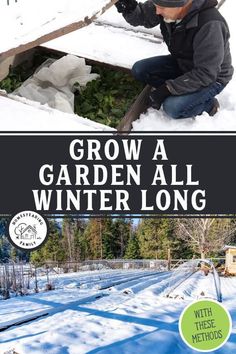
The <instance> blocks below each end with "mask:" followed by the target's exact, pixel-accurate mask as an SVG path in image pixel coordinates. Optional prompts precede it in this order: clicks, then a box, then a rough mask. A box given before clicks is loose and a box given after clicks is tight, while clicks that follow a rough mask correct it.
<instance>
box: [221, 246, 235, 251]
mask: <svg viewBox="0 0 236 354" xmlns="http://www.w3.org/2000/svg"><path fill="white" fill-rule="evenodd" d="M229 249H233V250H234V249H235V250H236V246H229V245H225V246H224V247H223V251H227V250H229Z"/></svg>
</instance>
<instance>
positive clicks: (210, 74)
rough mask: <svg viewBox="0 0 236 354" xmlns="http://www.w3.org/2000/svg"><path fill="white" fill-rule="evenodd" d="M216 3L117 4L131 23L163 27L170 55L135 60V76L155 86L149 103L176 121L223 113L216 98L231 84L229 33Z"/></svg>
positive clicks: (128, 0)
mask: <svg viewBox="0 0 236 354" xmlns="http://www.w3.org/2000/svg"><path fill="white" fill-rule="evenodd" d="M216 5H217V1H216V0H148V1H145V2H144V3H137V1H136V0H119V1H118V2H117V3H116V7H117V9H118V11H119V12H121V13H122V14H123V16H124V18H125V20H126V21H127V22H129V23H130V24H131V25H133V26H138V25H142V26H144V27H147V28H151V27H154V26H156V25H158V24H160V29H161V33H162V36H163V39H164V41H165V43H166V44H167V46H168V49H169V52H170V55H163V56H157V57H153V58H148V59H144V60H140V61H138V62H136V63H135V64H134V66H133V68H132V72H133V75H134V77H135V78H136V79H137V80H140V81H142V82H144V83H146V84H149V85H151V86H152V87H153V89H152V91H151V93H150V105H151V107H153V108H155V109H158V110H159V109H160V107H161V105H162V104H163V109H164V111H165V112H166V113H167V114H168V115H169V116H171V117H172V118H176V119H177V118H188V117H192V116H196V115H200V114H201V113H202V112H204V111H206V112H207V113H208V114H209V115H210V116H213V115H214V114H215V113H216V112H217V111H218V109H219V103H218V101H217V99H216V98H214V97H215V96H216V95H217V94H219V93H220V92H221V91H222V90H223V89H224V87H225V86H226V85H227V84H228V82H229V81H230V80H231V78H232V75H233V67H232V64H231V54H230V48H229V36H230V35H229V29H228V25H227V23H226V21H225V19H224V18H223V17H222V15H221V14H220V13H219V11H218V10H217V9H216Z"/></svg>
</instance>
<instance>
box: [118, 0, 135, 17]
mask: <svg viewBox="0 0 236 354" xmlns="http://www.w3.org/2000/svg"><path fill="white" fill-rule="evenodd" d="M137 5H138V3H137V1H136V0H119V1H117V2H116V3H115V6H116V8H117V10H118V12H120V13H122V14H128V13H130V12H132V11H133V10H134V9H135V8H136V6H137Z"/></svg>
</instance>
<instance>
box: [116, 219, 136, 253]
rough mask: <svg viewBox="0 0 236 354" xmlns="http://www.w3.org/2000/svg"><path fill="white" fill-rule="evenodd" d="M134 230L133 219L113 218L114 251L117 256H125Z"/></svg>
mask: <svg viewBox="0 0 236 354" xmlns="http://www.w3.org/2000/svg"><path fill="white" fill-rule="evenodd" d="M131 230H132V221H131V220H130V219H123V218H122V219H121V218H117V219H114V220H113V226H112V234H113V240H114V244H113V253H114V256H115V258H123V257H124V254H125V249H126V247H127V244H128V241H129V238H130V233H131Z"/></svg>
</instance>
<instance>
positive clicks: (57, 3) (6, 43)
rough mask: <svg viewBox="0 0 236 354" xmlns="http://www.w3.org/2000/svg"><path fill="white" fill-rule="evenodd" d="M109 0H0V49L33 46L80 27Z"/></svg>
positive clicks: (11, 50)
mask: <svg viewBox="0 0 236 354" xmlns="http://www.w3.org/2000/svg"><path fill="white" fill-rule="evenodd" d="M110 3H111V0H50V1H48V0H40V1H39V0H20V1H13V0H12V1H11V0H10V1H7V0H5V1H2V3H1V12H0V31H1V33H4V36H2V38H1V43H0V53H1V54H4V55H11V54H14V52H21V51H23V50H26V49H29V48H32V47H35V46H37V45H40V44H41V43H43V42H45V41H47V40H49V39H52V38H56V37H58V36H60V35H63V34H65V33H69V32H71V31H74V30H76V29H77V28H80V27H81V22H83V21H84V19H85V18H86V23H88V22H89V21H88V19H91V18H92V19H94V17H96V16H99V15H100V14H101V11H102V10H103V9H104V8H105V7H107V6H110Z"/></svg>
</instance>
